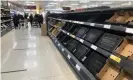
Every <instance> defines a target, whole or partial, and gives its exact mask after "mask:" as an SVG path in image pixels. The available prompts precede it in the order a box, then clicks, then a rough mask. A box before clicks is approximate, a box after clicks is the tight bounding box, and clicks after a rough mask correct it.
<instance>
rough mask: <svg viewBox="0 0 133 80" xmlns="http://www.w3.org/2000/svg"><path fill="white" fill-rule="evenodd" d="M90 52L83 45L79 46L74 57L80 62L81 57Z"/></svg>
mask: <svg viewBox="0 0 133 80" xmlns="http://www.w3.org/2000/svg"><path fill="white" fill-rule="evenodd" d="M89 52H90V49H89V48H87V47H86V46H84V45H79V46H77V48H76V49H75V51H74V55H75V56H76V57H77V58H78V59H79V60H80V59H81V58H82V57H83V56H85V55H86V54H87V53H89Z"/></svg>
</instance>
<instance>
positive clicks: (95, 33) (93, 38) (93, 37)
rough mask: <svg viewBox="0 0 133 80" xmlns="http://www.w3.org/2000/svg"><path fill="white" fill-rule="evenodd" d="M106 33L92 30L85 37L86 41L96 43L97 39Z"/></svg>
mask: <svg viewBox="0 0 133 80" xmlns="http://www.w3.org/2000/svg"><path fill="white" fill-rule="evenodd" d="M103 33H104V32H103V31H101V30H97V29H90V30H89V31H88V32H87V33H86V36H85V38H84V39H85V40H87V41H89V42H91V43H95V42H96V41H97V39H99V38H100V36H101V35H102V34H103Z"/></svg>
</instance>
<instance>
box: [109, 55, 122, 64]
mask: <svg viewBox="0 0 133 80" xmlns="http://www.w3.org/2000/svg"><path fill="white" fill-rule="evenodd" d="M110 58H111V59H113V60H114V61H116V62H118V63H120V61H121V58H119V57H117V56H114V55H111V56H110Z"/></svg>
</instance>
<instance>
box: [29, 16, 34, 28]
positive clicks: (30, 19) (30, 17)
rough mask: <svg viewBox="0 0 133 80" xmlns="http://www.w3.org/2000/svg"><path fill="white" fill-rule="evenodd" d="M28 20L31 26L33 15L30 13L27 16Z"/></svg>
mask: <svg viewBox="0 0 133 80" xmlns="http://www.w3.org/2000/svg"><path fill="white" fill-rule="evenodd" d="M29 21H30V24H31V26H32V22H33V15H32V14H30V16H29Z"/></svg>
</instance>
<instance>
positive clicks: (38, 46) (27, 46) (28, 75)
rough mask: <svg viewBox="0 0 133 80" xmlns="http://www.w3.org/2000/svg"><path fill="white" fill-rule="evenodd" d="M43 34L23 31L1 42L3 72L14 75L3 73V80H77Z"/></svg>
mask: <svg viewBox="0 0 133 80" xmlns="http://www.w3.org/2000/svg"><path fill="white" fill-rule="evenodd" d="M40 31H41V30H40V28H29V29H26V28H23V29H20V30H12V31H11V32H9V33H7V34H6V35H4V36H3V37H2V38H1V45H2V46H1V49H2V51H1V54H2V55H1V60H2V61H1V66H2V69H1V70H2V72H8V71H11V72H9V73H2V80H77V78H76V76H75V75H74V73H73V72H72V71H71V69H70V67H69V66H68V64H67V63H66V62H65V60H64V59H63V57H62V56H61V55H60V53H59V51H58V50H57V49H56V47H55V46H54V44H53V43H52V41H51V40H50V39H49V37H47V36H41V34H40ZM21 70H22V71H21ZM13 71H16V72H13Z"/></svg>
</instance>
